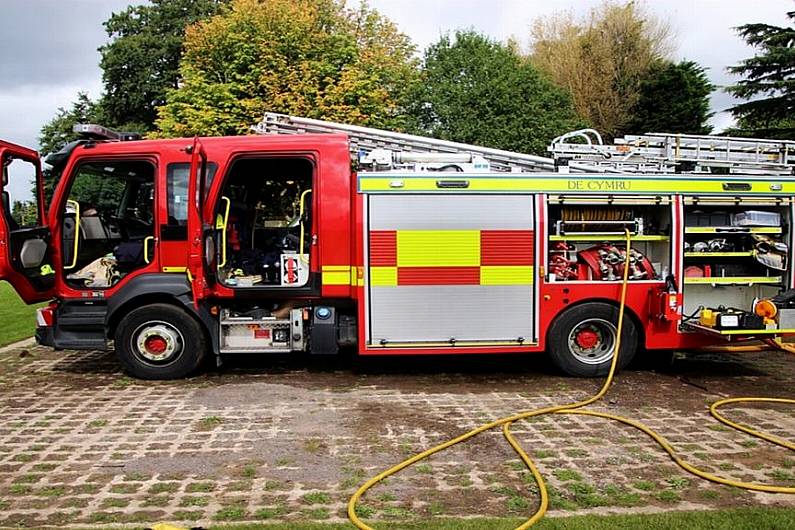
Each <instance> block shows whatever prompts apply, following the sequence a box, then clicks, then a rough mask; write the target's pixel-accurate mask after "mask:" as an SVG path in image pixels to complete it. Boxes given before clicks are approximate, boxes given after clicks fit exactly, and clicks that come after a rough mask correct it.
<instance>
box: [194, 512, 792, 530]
mask: <svg viewBox="0 0 795 530" xmlns="http://www.w3.org/2000/svg"><path fill="white" fill-rule="evenodd" d="M792 521H793V514H792V510H791V509H787V508H744V509H739V510H722V511H705V512H668V513H656V514H638V515H608V516H597V515H583V516H574V517H555V518H547V519H544V520H542V521H541V522H540V523H539V524H538V525H536V526H534V527H533V528H534V529H535V530H636V529H639V528H642V529H644V530H679V529H681V528H687V529H688V530H714V529H719V528H721V529H722V528H731V529H732V530H759V529H764V530H788V529H790V528H792ZM521 522H523V519H519V518H510V519H509V518H504V519H486V518H483V519H451V518H441V519H426V520H416V521H407V522H390V523H389V528H390V529H404V530H509V529H512V528H516V526H517V525H519V524H520V523H521ZM210 528H211V529H212V530H259V529H265V530H288V529H289V530H349V529H350V528H351V526H350V524H349V523H339V524H331V523H300V522H290V523H282V524H272V525H263V524H261V523H257V524H244V525H224V526H212V527H210Z"/></svg>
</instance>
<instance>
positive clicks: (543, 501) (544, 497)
mask: <svg viewBox="0 0 795 530" xmlns="http://www.w3.org/2000/svg"><path fill="white" fill-rule="evenodd" d="M625 233H626V258H625V259H626V261H625V262H624V275H623V278H622V281H621V297H620V303H619V310H618V325H617V329H618V332H617V337H616V342H615V353H614V354H613V359H612V361H611V363H610V370H609V372H608V374H607V378H606V379H605V381H604V384H603V385H602V387H601V388H600V389H599V392H597V393H596V394H595V395H593V396H591V397H590V398H588V399H585V400H583V401H577V402H575V403H569V404H566V405H558V406H554V407H545V408H542V409H536V410H530V411H524V412H519V413H516V414H513V415H511V416H506V417H504V418H500V419H498V420H494V421H492V422H490V423H486V424H484V425H481V426H480V427H477V428H475V429H472V430H471V431H469V432H467V433H464V434H462V435H460V436H458V437H456V438H453V439H451V440H448V441H446V442H444V443H441V444H439V445H437V446H435V447H432V448H430V449H427V450H425V451H423V452H421V453H419V454H416V455H414V456H412V457H411V458H408V459H406V460H404V461H403V462H400V463H399V464H396V465H394V466H392V467H391V468H389V469H387V470H386V471H383V472H381V473H379V474H378V475H376V476H374V477H372V478H371V479H369V480H368V481H367V482H365V483H364V484H362V486H361V487H359V489H358V490H356V492H355V493H354V494H353V495H352V496H351V498H350V500H349V501H348V518H349V519H350V521H351V523H353V525H354V526H356V527H357V528H359V529H360V530H375V529H374V528H373V527H372V526H369V525H368V524H366V523H365V522H364V521H362V520H361V519H360V518H359V516H358V515H357V514H356V505H357V503H358V502H359V499H361V497H362V495H364V494H365V493H366V492H367V491H368V490H369V489H371V488H372V487H373V486H375V485H376V484H378V483H379V482H381V481H382V480H384V479H385V478H387V477H389V476H391V475H394V474H395V473H398V472H399V471H401V470H403V469H405V468H407V467H409V466H411V465H413V464H415V463H417V462H419V461H420V460H423V459H425V458H428V457H429V456H431V455H434V454H436V453H438V452H440V451H444V450H445V449H447V448H449V447H452V446H453V445H456V444H459V443H461V442H464V441H466V440H469V439H470V438H473V437H475V436H477V435H478V434H481V433H483V432H485V431H488V430H490V429H493V428H495V427H499V426H502V433H503V436H504V437H505V439H506V440H507V441H508V443H509V444H510V446H511V448H513V450H514V451H515V452H516V454H517V455H519V457H520V458H521V459H522V462H524V464H525V465H526V466H527V468H528V469H529V470H530V473H532V475H533V478H534V480H535V481H536V484H537V485H538V491H539V494H540V501H539V506H538V509H537V510H536V512H535V513H534V514H533V515H532V516H531V517H530V518H528V519H527V520H526V521H525V522H524V523H522V524H521V525H519V526H517V527H516V529H515V530H526V529H527V528H530V527H531V526H533V525H534V524H535V523H537V522H538V521H539V520H540V519H541V518H542V517H543V516H544V513H546V511H547V508H548V507H549V493H548V492H547V487H546V483H545V482H544V478H543V477H542V476H541V473H540V471H539V470H538V467H537V466H536V465H535V463H534V462H533V460H532V459H531V458H530V456H529V455H528V454H527V452H526V451H525V450H524V449H523V448H522V446H521V445H520V444H519V442H518V441H517V440H516V438H515V437H514V436H513V434H512V433H511V430H510V426H511V424H512V423H514V422H515V421H519V420H524V419H527V418H532V417H535V416H541V415H543V414H582V415H587V416H596V417H599V418H606V419H609V420H613V421H618V422H621V423H623V424H625V425H629V426H631V427H635V428H636V429H638V430H640V431H642V432H644V433H646V434H647V435H648V436H649V437H651V438H652V439H653V440H654V441H655V442H657V444H658V445H659V446H660V447H662V449H663V450H664V451H665V452H666V453H668V455H669V456H670V457H671V458H672V459H673V461H674V462H675V463H676V464H677V465H678V466H679V467H681V468H682V469H684V470H685V471H687V472H689V473H692V474H693V475H696V476H698V477H701V478H704V479H706V480H710V481H712V482H717V483H719V484H725V485H728V486H735V487H738V488H744V489H749V490H755V491H765V492H771V493H795V487H786V486H771V485H767V484H757V483H754V482H742V481H737V480H732V479H727V478H723V477H720V476H718V475H714V474H712V473H709V472H707V471H702V470H700V469H698V468H697V467H695V466H693V465H691V464H689V463H687V462H686V461H685V460H683V459H682V458H681V457H679V456H678V455H677V454H676V451H675V450H674V448H673V447H672V446H671V444H670V443H669V442H668V441H667V440H666V439H665V438H664V437H663V436H662V435H660V434H658V433H657V432H655V431H654V430H653V429H651V428H649V427H647V426H646V425H644V424H643V423H641V422H639V421H637V420H633V419H631V418H625V417H622V416H616V415H614V414H608V413H604V412H595V411H590V410H581V409H582V408H583V407H586V406H588V405H591V404H592V403H594V402H596V401H598V400H600V399H601V398H602V397H603V396H604V395H605V394H606V393H607V391H608V389H609V388H610V385H611V384H612V382H613V376H614V375H615V371H616V366H617V362H618V355H619V352H620V348H621V334H622V329H623V323H624V310H625V308H626V298H627V285H628V283H629V259H630V244H631V234H630V232H629V230H625ZM772 344H773V345H775V346H776V347H778V348H780V349H784V350H786V351H789V352H790V353H795V347H792V346H789V345H786V344H783V343H781V342H779V341H772ZM713 351H714V350H713ZM753 351H756V350H753ZM750 402H754V403H760V402H761V403H786V404H789V405H795V399H785V398H762V397H743V398H730V399H722V400H720V401H716V402H715V403H713V404H712V406H711V407H710V413H711V414H712V416H714V417H715V418H716V419H717V420H718V421H719V422H721V423H723V424H725V425H727V426H729V427H732V428H734V429H738V430H740V431H743V432H745V433H748V434H750V435H751V436H754V437H756V438H760V439H762V440H766V441H768V442H770V443H773V444H776V445H779V446H781V447H786V448H788V449H791V450H795V444H793V443H791V442H788V441H786V440H782V439H781V438H778V437H776V436H772V435H769V434H766V433H763V432H759V431H755V430H754V429H751V428H750V427H747V426H744V425H741V424H738V423H735V422H732V421H730V420H728V419H727V418H725V417H724V416H722V415H721V414H720V413H718V412H717V409H718V408H720V407H722V406H724V405H729V404H735V403H750Z"/></svg>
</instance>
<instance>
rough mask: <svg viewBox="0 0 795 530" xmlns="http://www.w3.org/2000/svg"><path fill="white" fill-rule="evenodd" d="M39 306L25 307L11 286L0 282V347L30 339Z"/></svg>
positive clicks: (34, 329) (34, 327)
mask: <svg viewBox="0 0 795 530" xmlns="http://www.w3.org/2000/svg"><path fill="white" fill-rule="evenodd" d="M41 305H42V304H39V305H25V302H23V301H22V300H20V299H19V296H17V292H16V291H14V288H13V287H11V284H9V283H8V282H0V346H5V345H6V344H11V343H12V342H16V341H18V340H22V339H26V338H28V337H32V336H33V333H34V332H35V331H36V308H37V307H40V306H41Z"/></svg>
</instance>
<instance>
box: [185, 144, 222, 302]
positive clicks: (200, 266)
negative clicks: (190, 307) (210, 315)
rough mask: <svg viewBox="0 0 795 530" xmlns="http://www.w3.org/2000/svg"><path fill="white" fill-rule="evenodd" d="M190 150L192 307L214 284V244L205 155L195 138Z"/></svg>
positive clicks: (190, 275) (190, 278) (214, 235)
mask: <svg viewBox="0 0 795 530" xmlns="http://www.w3.org/2000/svg"><path fill="white" fill-rule="evenodd" d="M188 149H190V155H191V163H190V179H189V181H188V197H189V198H191V197H192V198H193V200H189V201H188V205H189V206H188V238H189V240H190V250H189V254H188V278H189V280H190V283H191V290H192V291H193V304H194V306H196V308H197V309H198V307H199V303H200V302H201V301H202V300H204V299H205V298H207V296H208V295H209V292H210V287H211V286H212V285H213V283H214V282H215V264H216V263H215V262H216V242H215V237H216V234H215V229H214V227H213V225H211V224H209V223H207V222H205V215H204V203H205V199H206V195H207V190H206V189H205V187H206V185H207V154H206V152H205V151H204V147H203V146H202V144H201V142H200V141H199V139H198V138H194V140H193V145H191V146H190V147H189V148H188Z"/></svg>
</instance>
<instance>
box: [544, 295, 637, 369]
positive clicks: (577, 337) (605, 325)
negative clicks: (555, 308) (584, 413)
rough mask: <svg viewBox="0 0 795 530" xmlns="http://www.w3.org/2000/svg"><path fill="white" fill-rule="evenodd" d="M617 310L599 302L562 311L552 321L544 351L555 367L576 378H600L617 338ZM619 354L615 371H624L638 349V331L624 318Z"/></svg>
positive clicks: (608, 363)
mask: <svg viewBox="0 0 795 530" xmlns="http://www.w3.org/2000/svg"><path fill="white" fill-rule="evenodd" d="M617 324H618V309H617V308H616V307H613V306H612V305H609V304H605V303H601V302H589V303H585V304H581V305H577V306H574V307H571V308H569V309H567V310H565V311H564V312H563V313H561V314H560V315H558V317H557V318H555V320H554V322H553V323H552V326H550V328H549V333H548V335H547V343H548V345H547V351H548V353H549V356H550V357H551V358H552V361H553V362H554V363H555V365H556V366H557V367H558V368H560V369H561V370H563V371H564V372H566V373H567V374H569V375H573V376H577V377H596V376H604V375H607V373H608V372H609V371H610V363H611V362H612V360H613V353H614V352H615V346H616V342H617V339H618V332H617V329H616V327H617ZM623 324H624V326H623V327H624V330H623V333H622V335H621V352H620V355H619V358H618V366H617V367H616V369H617V370H620V369H622V368H624V367H625V366H626V365H627V364H629V362H630V361H631V360H632V358H633V357H634V356H635V351H636V350H637V348H638V330H637V329H636V327H635V323H634V322H633V321H632V318H630V317H629V316H628V315H626V314H625V315H624V323H623Z"/></svg>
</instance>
